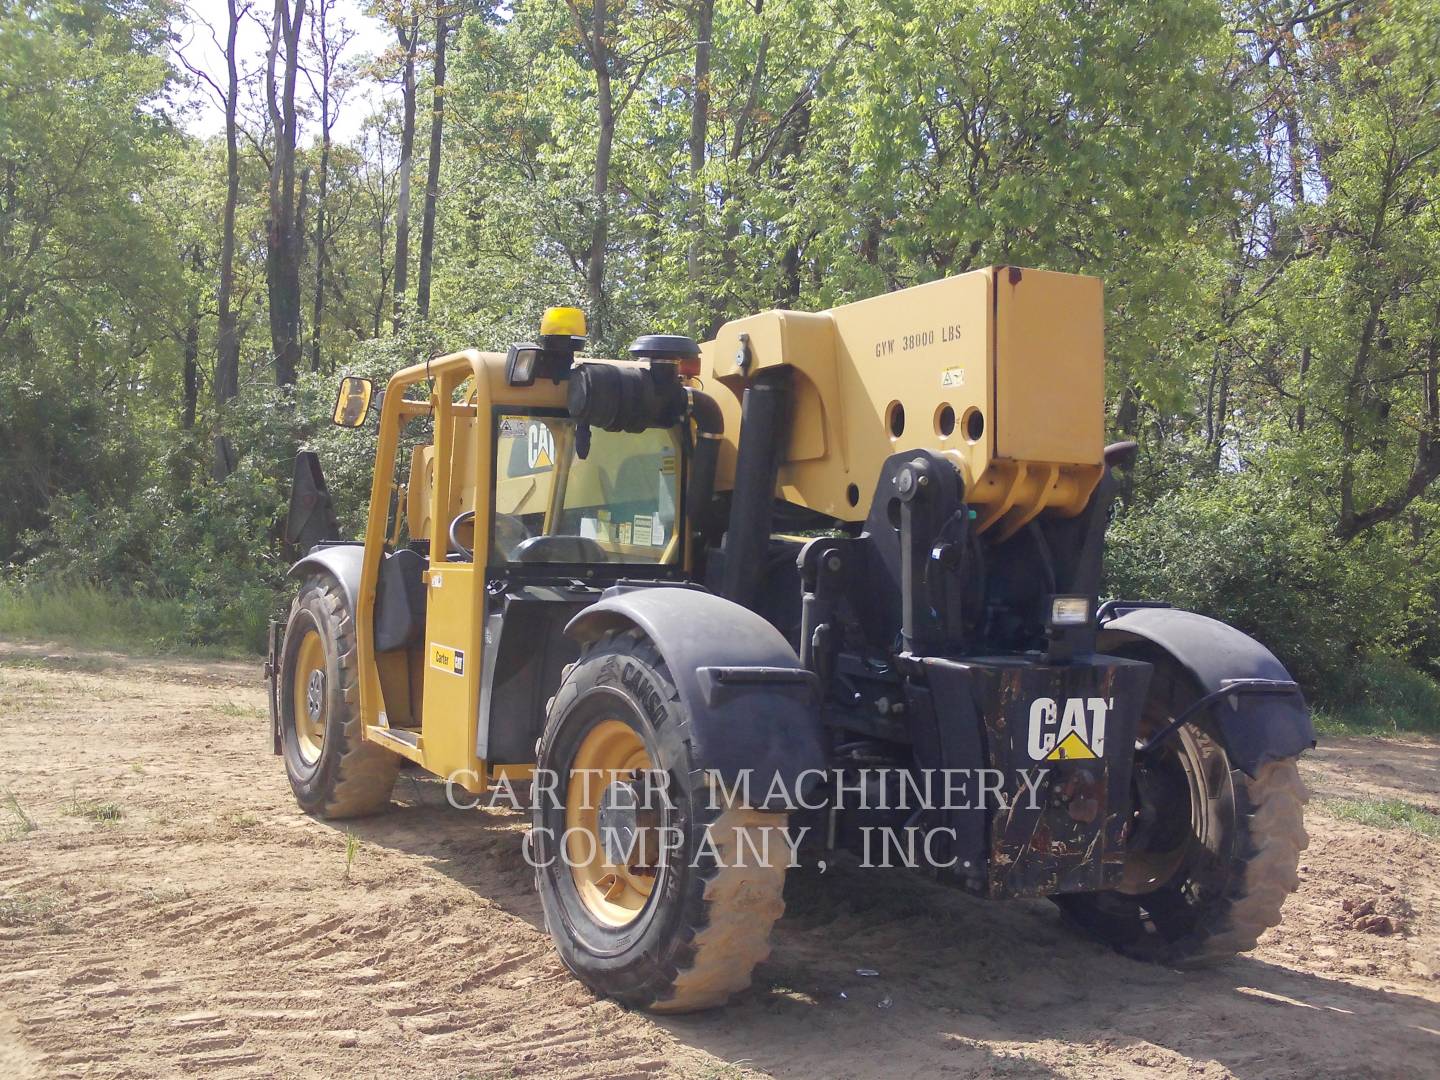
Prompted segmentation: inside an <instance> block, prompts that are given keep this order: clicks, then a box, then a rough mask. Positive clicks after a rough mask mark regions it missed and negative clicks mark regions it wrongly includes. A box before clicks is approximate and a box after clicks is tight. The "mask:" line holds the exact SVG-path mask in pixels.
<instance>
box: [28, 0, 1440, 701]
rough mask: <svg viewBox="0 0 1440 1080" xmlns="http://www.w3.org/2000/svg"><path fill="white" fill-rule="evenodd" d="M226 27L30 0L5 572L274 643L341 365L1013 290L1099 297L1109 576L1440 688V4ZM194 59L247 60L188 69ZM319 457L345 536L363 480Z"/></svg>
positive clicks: (657, 9)
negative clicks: (992, 276)
mask: <svg viewBox="0 0 1440 1080" xmlns="http://www.w3.org/2000/svg"><path fill="white" fill-rule="evenodd" d="M206 10H207V11H213V10H215V9H214V7H213V5H212V6H211V7H208V8H207V9H206ZM199 18H200V16H199V15H197V14H195V13H193V12H191V11H188V10H187V9H186V8H184V7H183V6H178V5H176V4H173V3H171V2H169V0H0V565H4V566H5V567H6V569H5V573H6V575H7V577H9V578H11V579H13V580H15V581H24V582H29V583H42V582H45V581H49V580H52V579H83V580H87V581H91V582H93V583H97V584H100V585H104V586H106V587H111V588H115V589H119V590H122V591H129V592H136V593H145V594H160V595H166V596H170V597H174V598H178V599H180V600H182V601H183V602H184V603H185V604H186V605H187V610H188V611H190V612H191V622H190V625H189V626H188V627H187V628H186V629H185V633H186V634H189V635H191V636H192V637H195V638H198V639H213V638H220V637H224V636H226V635H231V636H234V635H240V636H242V637H243V636H246V635H249V636H251V637H252V638H253V636H254V635H255V634H256V633H257V630H256V627H259V626H263V620H264V616H265V614H266V613H267V612H268V610H269V607H270V606H271V605H273V603H274V597H275V595H276V594H275V592H274V591H273V588H274V587H275V586H276V585H277V584H278V576H279V573H280V568H281V566H282V564H283V559H282V556H283V554H284V552H283V550H282V548H281V545H280V544H279V541H278V536H277V533H278V527H277V523H278V519H279V517H280V514H281V512H282V494H283V491H284V487H285V483H286V480H287V478H288V467H287V464H286V463H287V460H288V457H289V456H290V454H291V453H293V450H294V448H295V446H296V445H298V444H299V443H300V442H302V441H308V442H316V441H319V442H321V443H322V444H323V442H324V440H325V439H327V438H329V436H328V435H327V434H326V433H324V432H323V431H321V430H320V429H318V427H317V422H318V420H319V419H321V418H322V414H323V412H324V399H325V397H326V394H327V390H326V387H328V386H330V385H331V384H332V380H333V376H334V375H335V374H336V373H337V372H340V371H365V372H375V373H380V372H384V371H386V370H388V369H392V368H394V367H398V366H400V365H401V364H406V363H411V362H414V361H415V360H417V359H421V358H423V356H425V355H427V354H429V353H433V352H437V351H441V350H449V349H453V348H457V347H462V346H468V345H472V344H473V345H478V346H482V347H489V348H504V347H505V346H506V345H507V344H508V343H510V342H511V341H515V340H519V339H522V338H525V337H527V336H529V335H530V334H532V333H533V332H534V327H535V322H536V319H537V317H538V315H539V313H540V311H541V310H542V309H543V308H544V307H545V306H547V305H550V304H560V303H575V304H579V305H580V306H582V307H584V308H585V309H586V310H587V312H588V314H589V316H590V322H591V326H592V329H593V330H594V336H595V338H596V342H595V347H596V349H597V351H602V352H604V351H611V352H613V351H615V350H617V349H620V348H621V347H623V345H624V343H625V342H627V341H629V340H630V339H631V338H633V337H634V336H636V335H637V334H640V333H644V332H650V331H674V332H685V333H690V334H693V335H695V336H698V337H702V338H703V337H706V336H708V335H710V334H711V333H713V332H714V330H715V329H716V328H717V327H718V326H719V324H720V323H722V322H724V321H725V320H726V319H730V318H735V317H739V316H743V315H746V314H749V313H752V312H756V311H761V310H765V309H767V308H771V307H797V308H809V309H813V308H817V307H825V306H830V305H834V304H838V303H843V302H845V301H848V300H852V299H857V298H860V297H864V296H867V295H871V294H874V293H877V292H881V291H885V290H890V289H895V288H900V287H904V286H907V285H911V284H915V283H919V282H923V281H927V280H930V279H933V278H936V277H941V276H944V275H948V274H954V273H959V272H962V271H964V270H967V269H972V268H976V267H981V266H985V265H991V264H1018V265H1026V266H1037V267H1044V268H1048V269H1055V270H1065V271H1072V272H1077V273H1086V274H1094V275H1097V276H1099V277H1101V278H1103V279H1104V281H1105V284H1106V303H1107V351H1108V380H1109V384H1108V385H1109V414H1108V425H1109V428H1110V430H1111V432H1112V433H1113V435H1114V436H1115V437H1117V438H1119V437H1128V438H1135V439H1137V440H1138V441H1139V442H1140V444H1141V448H1142V450H1141V455H1140V459H1139V463H1138V465H1137V467H1136V468H1135V470H1134V472H1133V474H1132V475H1131V476H1130V477H1129V478H1128V480H1127V483H1126V486H1125V491H1124V505H1123V507H1122V509H1121V510H1120V513H1119V517H1118V519H1117V522H1116V525H1115V528H1114V549H1115V553H1114V558H1113V559H1112V561H1111V579H1110V583H1109V588H1110V589H1112V590H1113V591H1115V592H1129V591H1132V590H1143V591H1154V592H1163V593H1165V594H1167V595H1170V596H1174V597H1175V598H1177V599H1179V600H1183V601H1184V602H1186V603H1189V604H1191V605H1192V606H1196V607H1198V608H1199V609H1201V610H1211V611H1214V612H1215V613H1217V614H1222V615H1224V616H1226V617H1228V618H1230V619H1232V620H1234V621H1236V622H1238V623H1239V624H1240V625H1242V626H1244V627H1246V628H1249V629H1253V630H1256V631H1258V632H1260V633H1261V634H1262V635H1263V636H1266V638H1267V640H1269V641H1271V642H1272V643H1273V644H1276V645H1277V647H1278V648H1279V649H1280V651H1281V652H1282V653H1283V654H1284V655H1285V657H1286V659H1287V660H1290V661H1291V662H1292V663H1294V664H1296V665H1297V667H1298V668H1300V669H1301V670H1303V672H1304V673H1305V678H1306V680H1307V682H1308V683H1309V685H1311V686H1312V687H1314V688H1315V689H1317V690H1319V691H1320V692H1321V693H1323V694H1329V695H1334V696H1343V695H1345V694H1347V693H1354V692H1355V687H1356V685H1357V684H1356V682H1355V679H1354V678H1353V677H1352V674H1351V673H1352V672H1353V670H1354V669H1355V668H1356V665H1357V664H1358V663H1359V661H1360V660H1361V658H1363V657H1366V656H1375V655H1384V656H1389V657H1391V658H1394V659H1396V660H1398V661H1403V662H1405V663H1408V664H1410V665H1412V666H1413V667H1416V668H1419V669H1421V670H1425V671H1429V672H1431V673H1435V672H1436V671H1437V670H1440V668H1437V665H1440V632H1437V631H1436V630H1435V629H1434V625H1435V621H1436V620H1435V609H1436V602H1437V598H1440V545H1437V539H1436V537H1437V533H1436V524H1437V521H1440V501H1437V497H1436V486H1435V482H1436V480H1437V478H1440V217H1437V214H1440V210H1437V207H1440V169H1437V162H1440V110H1437V108H1436V101H1437V99H1440V95H1437V90H1440V60H1437V57H1440V9H1437V8H1436V7H1435V5H1434V4H1432V3H1426V2H1425V0H1385V2H1375V3H1356V4H1345V3H1341V4H1335V3H1324V2H1319V0H1156V2H1154V3H1147V4H1131V5H1102V4H1097V3H1094V2H1093V0H971V2H968V3H958V2H956V0H826V2H821V0H687V2H673V3H672V2H654V0H588V2H582V0H518V2H514V3H509V4H504V5H501V4H494V3H490V2H488V0H373V2H371V3H369V4H368V6H364V7H360V6H358V5H352V4H351V3H349V2H348V0H270V2H268V3H262V2H261V0H249V2H246V0H227V5H226V9H225V12H224V13H223V15H222V17H221V19H220V21H219V22H218V23H217V24H216V25H214V26H205V25H202V24H200V22H199V21H198V20H199ZM232 29H233V31H234V32H233V33H231V32H230V31H231V30H232ZM362 29H364V30H367V31H368V32H367V33H366V34H365V35H362V36H364V37H365V39H366V40H368V41H371V42H374V41H380V42H382V43H383V44H381V45H380V46H378V47H376V48H372V49H368V50H363V51H362V50H358V49H357V48H356V47H355V45H354V40H355V38H356V33H357V31H358V30H362ZM212 33H213V40H214V41H215V42H216V44H217V46H218V47H219V48H221V49H222V50H224V49H225V48H226V46H227V45H228V51H229V57H228V59H229V60H231V61H233V64H230V65H226V64H223V63H222V64H221V65H220V66H219V67H217V66H216V65H214V64H213V63H212V64H210V65H209V66H207V65H206V64H205V63H203V62H202V61H201V60H199V59H197V56H196V54H195V53H194V52H193V50H191V51H187V46H186V41H193V40H194V38H195V37H196V36H197V35H203V36H204V37H205V38H206V39H207V40H209V39H210V37H211V35H212ZM231 69H233V70H231ZM372 87H373V88H383V91H382V92H378V93H371V92H368V88H372ZM197 95H198V96H200V97H202V98H204V99H205V100H207V102H208V104H207V106H206V109H205V110H202V112H203V113H204V115H208V116H212V117H213V116H224V117H226V118H228V123H225V124H224V125H220V124H218V123H217V124H208V125H207V124H206V123H201V122H197V120H196V115H197V114H196V111H195V107H194V106H193V104H187V103H188V102H193V100H194V99H195V98H196V97H197ZM337 131H340V132H344V133H345V134H344V137H338V136H337V135H336V132H337ZM336 456H337V457H339V458H343V460H339V461H337V462H336V463H335V464H334V466H333V467H334V468H336V469H337V470H339V475H340V480H339V482H338V483H337V485H336V486H337V487H338V488H339V489H340V493H341V497H342V500H346V504H345V509H346V512H347V513H350V514H352V515H353V514H354V512H355V508H356V506H357V505H358V500H359V499H361V498H363V490H364V489H363V485H362V483H361V478H362V477H363V472H364V469H365V468H366V467H367V466H368V463H366V462H358V461H357V460H355V458H354V455H353V454H351V455H336ZM237 596H239V597H242V598H244V599H243V602H237V601H235V599H234V598H235V597H237ZM226 597H229V598H230V600H229V602H228V603H227V600H226ZM247 605H248V607H247Z"/></svg>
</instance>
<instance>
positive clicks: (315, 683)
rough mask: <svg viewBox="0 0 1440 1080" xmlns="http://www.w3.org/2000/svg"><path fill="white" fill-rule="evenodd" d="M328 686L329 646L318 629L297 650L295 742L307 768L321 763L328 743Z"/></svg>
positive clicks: (306, 637)
mask: <svg viewBox="0 0 1440 1080" xmlns="http://www.w3.org/2000/svg"><path fill="white" fill-rule="evenodd" d="M327 689H328V688H327V687H326V685H325V643H324V642H323V641H321V640H320V634H319V632H318V631H316V630H314V629H310V630H307V631H305V636H304V637H303V638H301V639H300V647H299V648H298V649H296V650H295V700H294V702H293V704H294V710H295V743H296V746H297V748H298V749H299V751H300V758H301V760H302V761H304V762H305V764H306V765H313V764H315V762H317V761H319V760H320V748H321V747H322V746H323V745H324V743H325V719H326V714H327V712H328V707H327V698H328V696H329V695H328V694H327V693H326V690H327Z"/></svg>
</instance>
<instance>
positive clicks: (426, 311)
mask: <svg viewBox="0 0 1440 1080" xmlns="http://www.w3.org/2000/svg"><path fill="white" fill-rule="evenodd" d="M448 23H449V14H448V12H446V10H445V9H444V8H443V7H442V8H441V9H440V11H439V13H438V14H437V15H436V16H435V77H434V83H435V86H434V91H433V96H432V98H431V101H432V104H431V106H430V160H429V161H428V162H427V164H426V169H425V210H424V216H423V218H422V219H421V222H420V280H419V282H418V284H417V286H416V289H415V309H416V310H417V311H418V312H419V313H420V317H421V318H422V319H424V318H428V317H429V315H430V266H431V262H432V260H433V259H434V257H435V203H436V201H437V200H438V199H439V197H440V144H441V140H442V138H443V136H444V131H445V38H446V36H447V35H448V34H449V30H450V28H449V25H448Z"/></svg>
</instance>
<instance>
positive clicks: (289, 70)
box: [265, 0, 305, 386]
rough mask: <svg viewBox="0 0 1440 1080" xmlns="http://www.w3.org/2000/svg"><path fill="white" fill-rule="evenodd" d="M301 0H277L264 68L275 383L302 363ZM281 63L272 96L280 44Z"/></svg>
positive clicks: (285, 381) (285, 380) (291, 377)
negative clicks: (298, 185) (271, 141)
mask: <svg viewBox="0 0 1440 1080" xmlns="http://www.w3.org/2000/svg"><path fill="white" fill-rule="evenodd" d="M304 21H305V0H295V8H294V11H293V13H292V11H291V10H290V2H289V0H275V19H274V23H273V25H272V26H271V28H270V52H269V57H268V64H267V66H266V70H265V92H266V104H267V106H268V108H269V110H270V124H271V130H272V131H274V133H275V153H274V158H273V159H272V162H271V166H270V207H269V209H270V213H269V220H268V221H267V223H266V244H267V251H266V260H265V269H266V279H267V284H268V285H269V299H270V345H271V348H272V349H273V351H274V354H275V384H276V385H277V386H291V385H293V384H294V382H295V375H296V372H297V370H298V369H299V366H300V259H301V252H300V236H299V233H298V230H297V229H296V216H295V137H296V133H297V128H298V119H297V116H296V112H295V79H296V75H297V74H298V72H299V70H300V49H299V45H300V28H301V26H302V25H303V23H304ZM282 43H283V45H284V49H285V68H284V75H283V80H282V82H281V86H280V94H279V97H278V98H277V97H276V80H275V65H276V63H277V62H278V59H279V52H280V48H281V45H282Z"/></svg>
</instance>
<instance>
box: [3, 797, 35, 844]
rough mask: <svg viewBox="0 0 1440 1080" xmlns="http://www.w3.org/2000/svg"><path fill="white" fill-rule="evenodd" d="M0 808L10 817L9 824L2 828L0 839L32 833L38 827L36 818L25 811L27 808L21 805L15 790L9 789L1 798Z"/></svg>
mask: <svg viewBox="0 0 1440 1080" xmlns="http://www.w3.org/2000/svg"><path fill="white" fill-rule="evenodd" d="M0 810H4V811H5V813H6V815H7V816H8V817H9V818H10V822H9V824H7V825H5V826H4V828H0V839H4V840H9V839H11V838H12V837H16V836H24V835H25V834H26V833H32V832H34V831H35V829H36V828H37V826H36V824H35V819H34V818H32V817H31V816H30V815H29V814H27V813H25V808H24V807H22V806H21V805H20V800H19V799H17V798H16V797H15V793H14V792H13V791H7V792H6V793H5V797H4V798H3V799H0Z"/></svg>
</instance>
